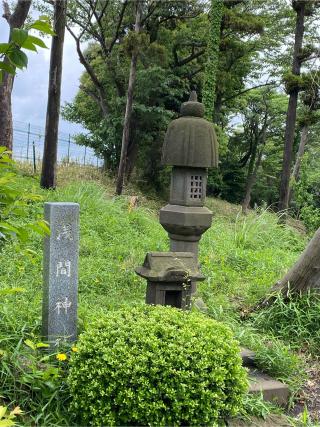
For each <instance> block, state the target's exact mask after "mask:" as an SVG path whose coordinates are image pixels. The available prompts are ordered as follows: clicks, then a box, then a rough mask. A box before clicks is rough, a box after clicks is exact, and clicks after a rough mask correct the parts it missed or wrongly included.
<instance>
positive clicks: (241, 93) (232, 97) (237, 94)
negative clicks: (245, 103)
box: [222, 82, 275, 102]
mask: <svg viewBox="0 0 320 427" xmlns="http://www.w3.org/2000/svg"><path fill="white" fill-rule="evenodd" d="M274 85H275V82H270V83H263V84H261V85H257V86H253V87H250V88H248V89H244V90H242V91H240V92H238V93H235V94H234V95H232V96H229V97H228V98H224V99H223V100H222V102H227V101H230V99H234V98H236V97H237V96H240V95H243V94H244V93H247V92H249V91H250V90H253V89H258V88H259V87H264V86H274Z"/></svg>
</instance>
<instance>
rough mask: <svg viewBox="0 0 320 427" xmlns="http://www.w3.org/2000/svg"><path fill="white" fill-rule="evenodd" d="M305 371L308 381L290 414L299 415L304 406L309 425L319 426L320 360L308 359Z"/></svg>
mask: <svg viewBox="0 0 320 427" xmlns="http://www.w3.org/2000/svg"><path fill="white" fill-rule="evenodd" d="M307 373H308V381H307V382H306V384H305V386H304V388H303V390H302V391H301V396H300V397H299V399H298V401H297V403H296V405H295V406H294V408H293V409H292V411H291V413H290V415H291V416H293V417H299V415H300V414H301V413H302V412H303V411H304V408H305V407H306V408H307V411H308V414H309V418H310V421H311V422H312V424H311V425H312V426H314V427H316V426H320V361H314V360H313V361H310V362H309V363H308V368H307Z"/></svg>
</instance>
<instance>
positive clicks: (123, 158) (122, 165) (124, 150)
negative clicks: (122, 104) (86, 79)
mask: <svg viewBox="0 0 320 427" xmlns="http://www.w3.org/2000/svg"><path fill="white" fill-rule="evenodd" d="M141 9H142V2H141V0H137V5H136V19H135V25H134V32H135V36H136V37H135V40H136V46H135V47H134V48H133V50H132V56H131V64H130V76H129V82H128V92H127V104H126V112H125V115H124V124H123V131H122V142H121V155H120V161H119V168H118V178H117V184H116V194H117V195H121V194H122V189H123V181H124V174H125V169H126V164H127V155H128V146H129V137H130V126H131V116H132V102H133V91H134V85H135V80H136V71H137V61H138V55H139V39H138V36H139V32H140V25H141Z"/></svg>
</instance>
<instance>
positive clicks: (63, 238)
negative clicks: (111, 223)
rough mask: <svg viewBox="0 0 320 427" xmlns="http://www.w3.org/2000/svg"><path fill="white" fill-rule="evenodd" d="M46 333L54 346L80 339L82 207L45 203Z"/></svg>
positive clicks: (45, 335) (44, 319) (43, 308)
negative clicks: (78, 329)
mask: <svg viewBox="0 0 320 427" xmlns="http://www.w3.org/2000/svg"><path fill="white" fill-rule="evenodd" d="M44 218H45V220H46V221H47V222H48V223H49V226H50V236H47V237H45V239H44V257H43V258H44V259H43V261H44V263H43V267H44V268H43V281H44V283H43V304H42V334H43V337H44V339H45V340H47V341H48V342H50V343H52V344H58V343H59V341H73V340H75V339H76V337H77V297H78V253H79V249H78V248H79V205H78V203H45V205H44Z"/></svg>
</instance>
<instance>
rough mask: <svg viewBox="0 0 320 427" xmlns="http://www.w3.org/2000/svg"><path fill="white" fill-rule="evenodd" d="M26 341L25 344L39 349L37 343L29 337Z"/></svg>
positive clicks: (33, 348)
mask: <svg viewBox="0 0 320 427" xmlns="http://www.w3.org/2000/svg"><path fill="white" fill-rule="evenodd" d="M24 343H25V345H27V346H28V347H30V348H31V349H32V350H36V349H37V347H36V345H35V343H34V342H33V341H31V340H29V339H28V340H25V341H24Z"/></svg>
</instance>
